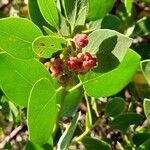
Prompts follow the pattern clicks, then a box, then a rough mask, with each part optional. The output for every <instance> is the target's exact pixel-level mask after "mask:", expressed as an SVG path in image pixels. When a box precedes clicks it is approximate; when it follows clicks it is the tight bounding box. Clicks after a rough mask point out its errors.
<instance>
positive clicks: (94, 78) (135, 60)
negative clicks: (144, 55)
mask: <svg viewBox="0 0 150 150" xmlns="http://www.w3.org/2000/svg"><path fill="white" fill-rule="evenodd" d="M139 63H140V56H139V55H138V54H136V53H135V52H133V51H132V50H129V51H128V52H127V54H126V56H125V58H124V59H123V61H122V62H121V64H120V65H119V66H118V67H117V68H116V69H114V70H112V71H110V72H107V73H103V74H102V73H97V72H92V71H91V72H88V73H87V74H85V75H84V76H80V80H81V82H82V84H83V86H84V89H85V90H86V92H87V93H88V95H90V96H93V97H96V98H98V97H101V96H111V95H114V94H116V93H118V92H119V91H121V90H122V89H123V88H124V87H125V86H126V85H127V84H128V83H129V82H130V80H131V79H132V77H133V75H134V74H135V72H136V71H137V69H138V67H139ZM131 64H132V65H131ZM127 68H128V71H127Z"/></svg>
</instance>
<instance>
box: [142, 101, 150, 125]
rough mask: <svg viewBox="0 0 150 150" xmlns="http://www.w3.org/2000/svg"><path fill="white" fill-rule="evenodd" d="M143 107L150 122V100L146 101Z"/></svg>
mask: <svg viewBox="0 0 150 150" xmlns="http://www.w3.org/2000/svg"><path fill="white" fill-rule="evenodd" d="M143 107H144V113H145V115H146V118H147V119H148V121H149V122H150V100H149V99H144V104H143Z"/></svg>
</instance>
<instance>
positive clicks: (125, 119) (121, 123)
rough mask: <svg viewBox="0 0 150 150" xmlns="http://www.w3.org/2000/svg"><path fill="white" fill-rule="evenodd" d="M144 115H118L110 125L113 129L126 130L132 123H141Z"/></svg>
mask: <svg viewBox="0 0 150 150" xmlns="http://www.w3.org/2000/svg"><path fill="white" fill-rule="evenodd" d="M142 119H143V117H142V116H141V115H139V114H136V113H126V114H122V115H119V116H117V117H116V118H115V119H114V120H113V121H112V122H111V123H110V124H109V125H110V127H111V128H113V129H119V130H122V131H126V130H127V129H128V127H129V126H130V125H133V124H139V123H140V122H141V121H142Z"/></svg>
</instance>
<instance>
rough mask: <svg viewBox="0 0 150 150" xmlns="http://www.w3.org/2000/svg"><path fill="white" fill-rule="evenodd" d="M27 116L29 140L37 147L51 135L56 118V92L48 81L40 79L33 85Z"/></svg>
mask: <svg viewBox="0 0 150 150" xmlns="http://www.w3.org/2000/svg"><path fill="white" fill-rule="evenodd" d="M27 116H28V130H29V138H30V140H31V141H32V142H33V143H36V144H39V145H43V144H45V143H46V142H47V141H48V140H49V138H50V136H51V134H52V131H53V127H54V124H55V121H56V116H57V107H56V92H55V89H54V87H53V85H52V83H51V82H50V80H48V79H46V78H42V79H40V80H38V81H37V82H36V83H35V84H34V85H33V87H32V89H31V93H30V96H29V103H28V112H27Z"/></svg>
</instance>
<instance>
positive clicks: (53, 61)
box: [51, 58, 63, 66]
mask: <svg viewBox="0 0 150 150" xmlns="http://www.w3.org/2000/svg"><path fill="white" fill-rule="evenodd" d="M51 61H52V63H53V64H54V65H55V66H61V65H62V64H63V60H62V59H60V58H53V59H51Z"/></svg>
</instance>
